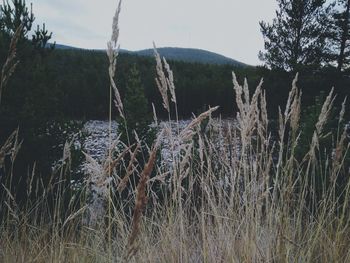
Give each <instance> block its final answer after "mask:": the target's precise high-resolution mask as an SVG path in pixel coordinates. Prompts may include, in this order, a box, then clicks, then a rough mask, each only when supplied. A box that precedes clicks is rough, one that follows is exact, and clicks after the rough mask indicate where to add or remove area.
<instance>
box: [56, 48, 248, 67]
mask: <svg viewBox="0 0 350 263" xmlns="http://www.w3.org/2000/svg"><path fill="white" fill-rule="evenodd" d="M56 48H57V49H65V50H67V49H77V50H78V49H80V50H84V48H77V47H73V46H67V45H62V44H56ZM88 50H92V51H101V52H102V51H104V50H103V49H88ZM157 50H158V52H159V54H160V55H161V56H164V57H165V58H166V59H168V60H176V61H183V62H190V63H202V64H216V65H232V66H237V67H249V66H250V65H248V64H245V63H243V62H240V61H238V60H235V59H232V58H229V57H226V56H224V55H221V54H218V53H215V52H211V51H208V50H204V49H197V48H181V47H161V48H157ZM120 53H121V54H131V55H137V56H144V57H150V56H153V55H154V51H153V49H142V50H136V51H131V50H127V49H121V50H120Z"/></svg>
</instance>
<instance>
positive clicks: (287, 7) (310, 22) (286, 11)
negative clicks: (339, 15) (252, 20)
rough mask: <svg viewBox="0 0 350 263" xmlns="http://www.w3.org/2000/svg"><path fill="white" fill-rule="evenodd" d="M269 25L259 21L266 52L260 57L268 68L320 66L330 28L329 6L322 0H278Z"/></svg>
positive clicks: (323, 57) (289, 68) (293, 69)
mask: <svg viewBox="0 0 350 263" xmlns="http://www.w3.org/2000/svg"><path fill="white" fill-rule="evenodd" d="M277 2H278V10H277V11H276V17H275V18H274V19H273V22H272V24H268V23H266V22H264V21H261V22H260V28H261V32H262V34H263V37H264V42H265V51H263V52H260V53H259V58H260V59H261V60H262V61H264V62H265V64H266V65H267V66H269V67H271V68H280V69H284V70H287V71H290V70H292V71H295V70H297V69H298V68H299V67H300V66H311V65H312V66H316V67H318V66H320V65H321V64H322V63H323V62H324V60H325V56H324V52H325V50H326V47H327V46H326V45H327V41H326V40H327V37H328V35H329V31H330V23H329V21H328V19H329V13H330V11H331V5H329V6H327V7H325V0H277Z"/></svg>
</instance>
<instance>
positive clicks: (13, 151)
mask: <svg viewBox="0 0 350 263" xmlns="http://www.w3.org/2000/svg"><path fill="white" fill-rule="evenodd" d="M20 146H21V143H19V142H18V129H17V130H15V131H14V132H12V133H11V135H10V136H9V137H8V138H7V140H6V141H5V143H4V145H3V146H2V147H1V148H0V169H1V168H2V167H3V165H4V162H5V157H6V156H8V155H10V156H11V161H12V162H14V160H15V158H16V155H17V153H18V151H19V148H20Z"/></svg>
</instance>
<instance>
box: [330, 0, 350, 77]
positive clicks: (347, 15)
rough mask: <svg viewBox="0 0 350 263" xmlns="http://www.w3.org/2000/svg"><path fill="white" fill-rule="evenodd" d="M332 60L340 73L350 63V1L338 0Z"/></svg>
mask: <svg viewBox="0 0 350 263" xmlns="http://www.w3.org/2000/svg"><path fill="white" fill-rule="evenodd" d="M330 43H331V46H332V50H331V52H330V59H331V60H333V61H334V62H335V63H336V65H337V69H338V71H341V70H342V69H344V68H345V67H347V66H348V65H349V63H350V0H338V1H337V6H336V8H335V9H334V13H333V23H332V35H331V37H330Z"/></svg>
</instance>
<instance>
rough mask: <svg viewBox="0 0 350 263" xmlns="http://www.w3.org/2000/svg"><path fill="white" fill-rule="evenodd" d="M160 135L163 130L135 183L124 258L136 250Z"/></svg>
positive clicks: (127, 257)
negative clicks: (130, 223)
mask: <svg viewBox="0 0 350 263" xmlns="http://www.w3.org/2000/svg"><path fill="white" fill-rule="evenodd" d="M162 136H163V132H162V133H161V134H160V135H159V136H158V138H157V140H156V142H155V144H154V145H153V147H152V149H151V152H150V156H149V158H148V162H147V163H146V165H145V167H144V169H143V171H142V173H141V176H140V180H139V183H138V185H137V189H136V200H135V207H134V214H133V218H132V229H131V232H130V234H129V238H128V244H127V254H126V259H130V258H131V257H132V256H133V255H134V254H135V253H136V251H137V244H136V239H137V236H138V234H139V231H140V224H141V218H142V213H143V211H144V210H145V208H146V205H147V202H148V197H147V193H146V191H147V184H148V181H149V178H150V175H151V173H152V170H153V167H154V164H155V162H156V156H157V150H158V148H159V145H160V140H161V137H162Z"/></svg>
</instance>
